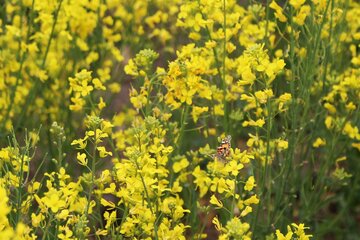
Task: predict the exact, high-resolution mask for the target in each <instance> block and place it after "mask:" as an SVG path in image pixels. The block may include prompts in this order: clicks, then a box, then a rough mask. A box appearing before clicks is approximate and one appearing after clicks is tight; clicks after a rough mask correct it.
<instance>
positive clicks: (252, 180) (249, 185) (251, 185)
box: [244, 176, 256, 191]
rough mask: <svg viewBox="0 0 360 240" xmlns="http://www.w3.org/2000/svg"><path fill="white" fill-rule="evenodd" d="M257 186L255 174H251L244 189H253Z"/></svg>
mask: <svg viewBox="0 0 360 240" xmlns="http://www.w3.org/2000/svg"><path fill="white" fill-rule="evenodd" d="M255 186H256V184H255V178H254V176H250V177H249V178H248V180H247V181H246V183H245V186H244V189H245V190H246V191H251V190H252V189H253V188H254V187H255Z"/></svg>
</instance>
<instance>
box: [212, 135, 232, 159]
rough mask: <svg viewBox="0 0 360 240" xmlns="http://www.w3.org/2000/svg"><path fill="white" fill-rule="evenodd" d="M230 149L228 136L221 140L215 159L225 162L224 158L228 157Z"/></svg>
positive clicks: (229, 137)
mask: <svg viewBox="0 0 360 240" xmlns="http://www.w3.org/2000/svg"><path fill="white" fill-rule="evenodd" d="M230 149H231V136H230V135H228V136H227V137H225V138H224V139H222V140H221V143H220V146H219V147H218V148H217V150H216V154H215V157H217V158H219V159H221V160H225V158H226V157H228V156H229V155H230Z"/></svg>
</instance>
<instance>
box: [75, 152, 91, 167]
mask: <svg viewBox="0 0 360 240" xmlns="http://www.w3.org/2000/svg"><path fill="white" fill-rule="evenodd" d="M76 158H77V160H78V163H79V164H80V165H83V166H86V165H87V163H88V160H87V158H86V154H85V153H81V154H80V153H79V152H78V153H77V157H76Z"/></svg>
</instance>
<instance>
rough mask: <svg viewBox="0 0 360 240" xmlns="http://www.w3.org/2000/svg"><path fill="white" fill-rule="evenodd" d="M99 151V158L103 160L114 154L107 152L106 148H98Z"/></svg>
mask: <svg viewBox="0 0 360 240" xmlns="http://www.w3.org/2000/svg"><path fill="white" fill-rule="evenodd" d="M97 150H98V151H99V156H100V157H101V158H104V157H107V156H112V152H108V151H106V149H105V147H97Z"/></svg>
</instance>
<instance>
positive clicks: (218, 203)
mask: <svg viewBox="0 0 360 240" xmlns="http://www.w3.org/2000/svg"><path fill="white" fill-rule="evenodd" d="M210 203H211V204H213V205H215V206H217V207H218V208H222V207H223V206H224V205H223V203H222V202H221V201H219V200H218V199H217V198H216V196H215V195H212V196H211V197H210Z"/></svg>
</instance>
